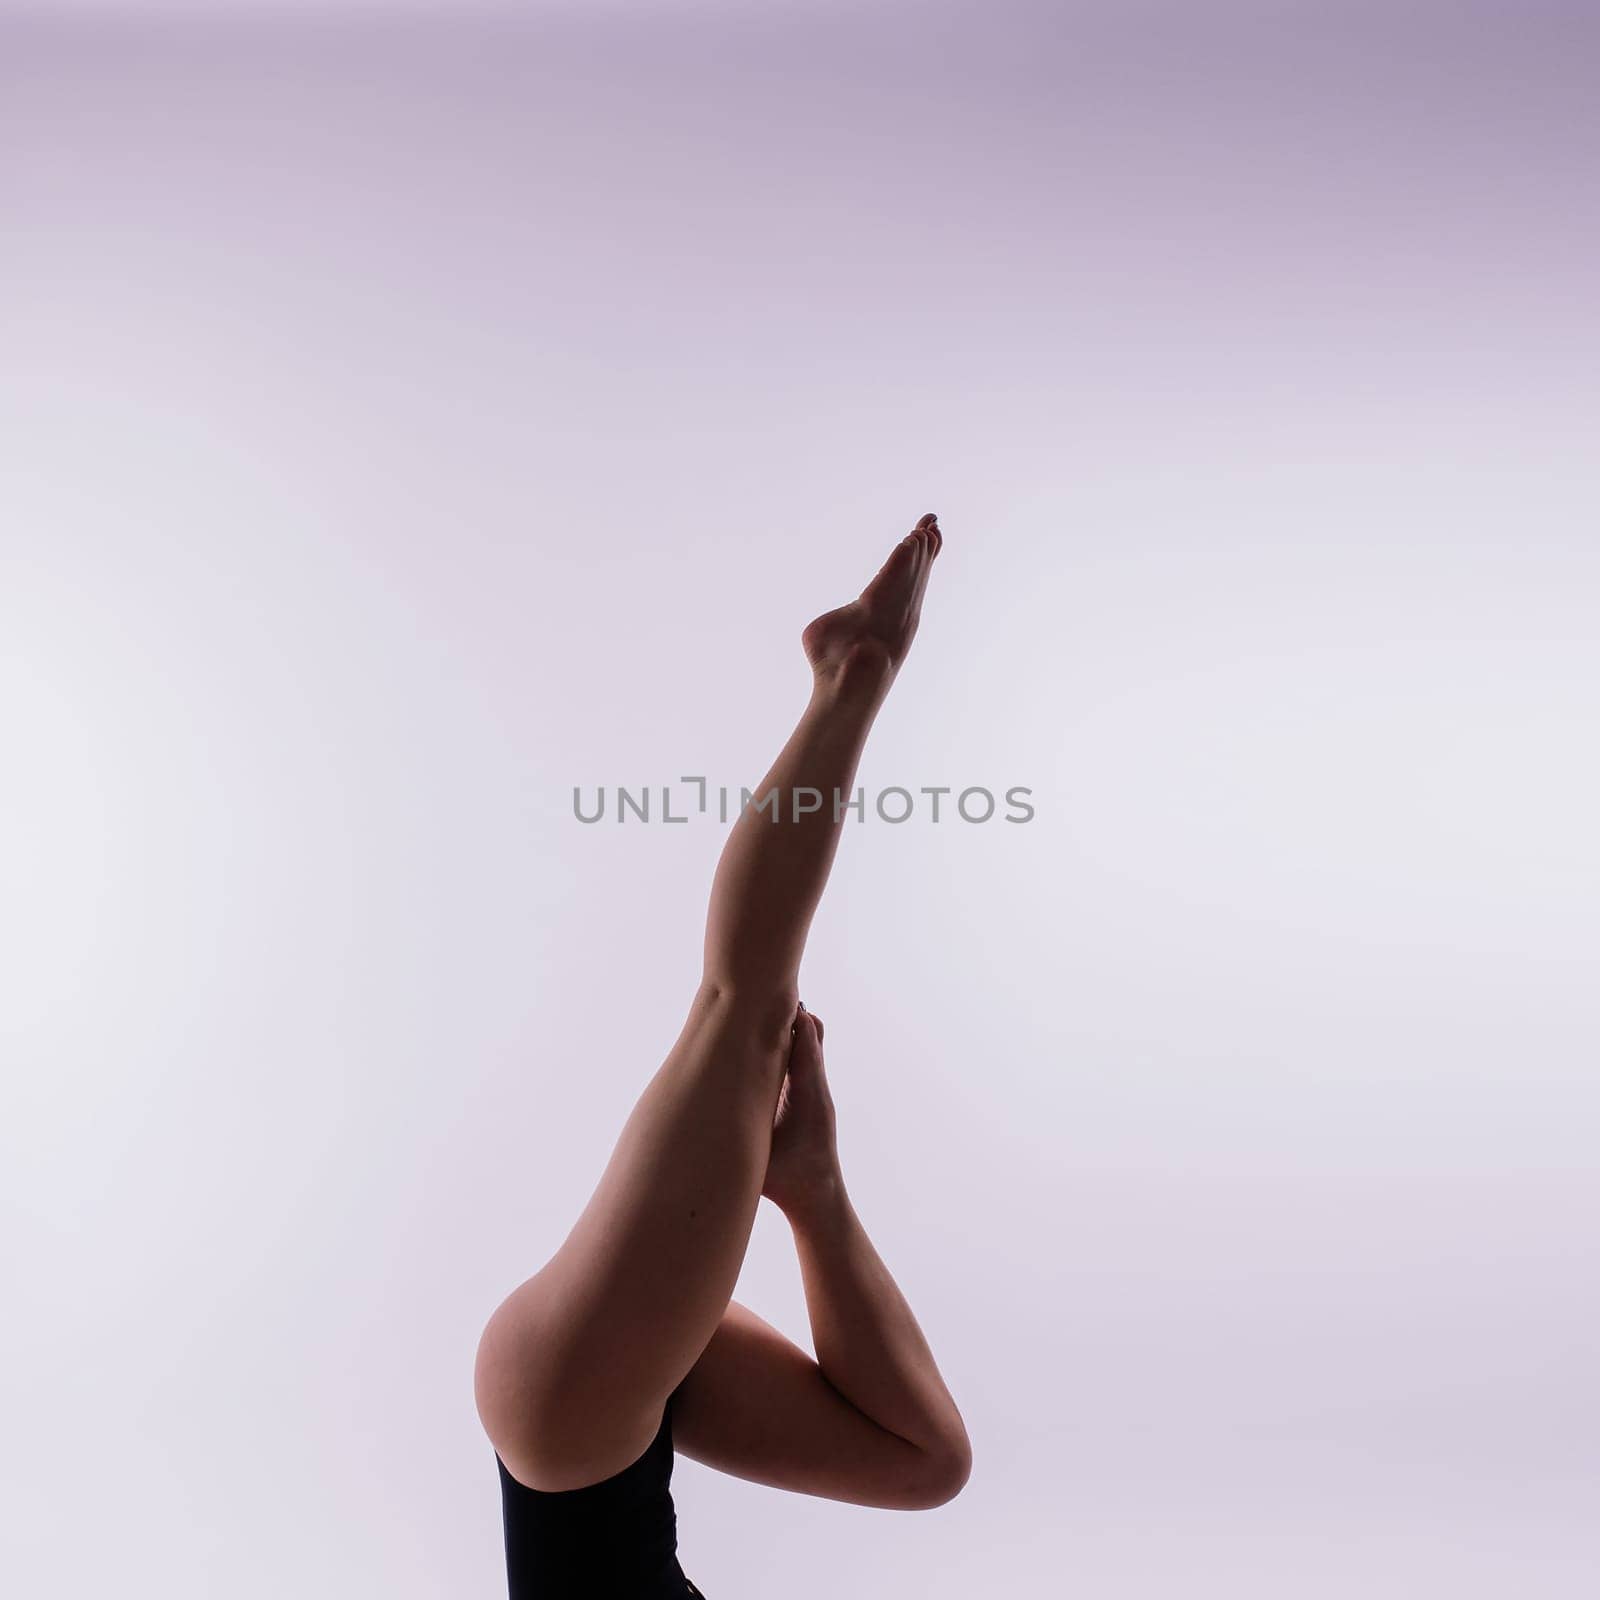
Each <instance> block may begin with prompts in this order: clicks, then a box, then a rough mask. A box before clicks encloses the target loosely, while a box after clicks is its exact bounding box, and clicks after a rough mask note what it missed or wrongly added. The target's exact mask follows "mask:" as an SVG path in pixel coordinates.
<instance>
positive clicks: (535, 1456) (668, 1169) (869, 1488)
mask: <svg viewBox="0 0 1600 1600" xmlns="http://www.w3.org/2000/svg"><path fill="white" fill-rule="evenodd" d="M942 543H943V536H942V534H941V533H940V531H939V529H938V525H937V523H936V521H935V519H934V518H933V517H932V516H931V514H930V515H929V516H926V517H924V518H922V519H921V521H919V522H918V524H917V526H916V528H915V529H914V530H913V531H912V532H911V533H910V534H908V535H907V536H906V537H905V538H904V539H902V540H901V541H900V542H899V543H898V544H897V545H896V546H895V548H894V550H893V551H892V552H891V553H890V555H889V558H888V560H887V561H886V562H885V563H884V565H883V567H882V569H881V570H880V571H879V573H878V574H877V576H876V577H875V578H874V579H873V580H872V581H871V582H870V583H869V584H868V585H867V587H866V588H865V589H864V590H863V591H862V593H861V595H860V596H859V597H858V598H857V599H856V600H853V601H851V602H849V603H848V604H846V605H844V606H841V607H839V608H838V609H837V610H834V611H831V612H828V613H826V614H825V615H824V616H822V617H819V618H817V619H816V620H815V621H814V622H812V623H811V624H810V625H809V626H808V627H807V628H806V630H805V632H804V633H803V635H802V644H803V647H804V650H805V654H806V658H807V661H808V663H809V665H810V667H811V674H812V688H811V695H810V698H809V701H808V703H807V705H806V707H805V710H804V711H803V713H802V714H801V717H800V720H799V722H798V724H797V725H796V727H795V729H794V731H793V733H792V734H791V735H790V737H789V739H788V741H787V743H786V744H785V745H784V747H783V749H782V750H781V751H780V753H779V755H778V757H777V759H776V761H775V762H774V763H773V766H772V768H771V770H770V771H769V772H768V773H767V775H766V777H765V779H764V780H763V781H762V783H761V784H760V785H759V786H758V787H757V789H756V791H755V794H756V796H757V798H758V799H764V798H765V797H766V796H767V795H768V794H769V793H772V792H774V791H775V792H776V797H777V799H776V804H777V813H776V817H774V814H773V812H772V811H771V810H770V809H768V810H766V811H760V810H757V809H756V808H755V807H754V806H752V807H751V808H750V809H748V810H747V811H746V812H745V813H744V814H743V815H742V816H741V817H740V818H739V820H738V821H737V822H736V823H735V825H734V827H733V829H732V830H731V831H730V834H729V837H728V842H727V844H726V846H725V847H724V849H723V852H722V856H721V859H720V861H719V863H718V866H717V871H716V874H715V876H714V878H713V882H712V889H711V904H710V909H709V912H708V915H707V921H706V936H705V953H704V971H703V974H702V978H701V981H700V984H699V987H698V989H697V991H696V993H695V995H694V998H693V1000H692V1002H691V1004H690V1007H689V1014H688V1018H687V1020H686V1021H685V1023H684V1025H683V1029H682V1031H681V1032H680V1034H679V1036H678V1039H677V1041H676V1043H675V1044H674V1045H673V1047H672V1049H671V1050H670V1051H669V1053H668V1055H667V1058H666V1060H665V1061H664V1062H663V1063H662V1065H661V1066H660V1068H659V1069H658V1070H657V1071H656V1073H655V1075H654V1076H653V1077H652V1078H651V1080H650V1081H649V1083H648V1084H647V1085H646V1087H645V1089H644V1091H643V1093H642V1094H641V1095H640V1097H639V1100H638V1102H637V1103H636V1104H635V1106H634V1108H633V1111H632V1113H631V1114H630V1116H629V1118H628V1120H627V1122H626V1123H625V1124H624V1126H623V1129H622V1132H621V1135H620V1136H619V1138H618V1140H617V1143H616V1146H615V1148H614V1150H613V1152H612V1155H611V1158H610V1160H609V1162H608V1163H607V1166H606V1168H605V1171H604V1172H603V1173H602V1175H601V1177H600V1180H599V1183H598V1185H597V1186H596V1188H595V1191H594V1193H593V1195H592V1196H591V1198H590V1200H589V1202H588V1204H587V1206H586V1207H585V1208H584V1210H583V1212H582V1214H581V1215H580V1216H579V1218H578V1220H577V1222H576V1223H575V1224H574V1226H573V1228H572V1231H571V1232H570V1233H569V1234H568V1236H567V1238H566V1240H565V1241H564V1242H563V1243H562V1245H561V1246H560V1248H559V1249H558V1250H557V1251H556V1253H555V1254H554V1255H553V1256H552V1257H551V1258H550V1260H549V1261H548V1262H547V1263H546V1264H545V1265H544V1266H543V1267H542V1268H540V1270H539V1271H538V1272H536V1273H535V1274H534V1275H533V1276H532V1277H531V1278H529V1279H528V1280H527V1281H526V1282H525V1283H523V1284H522V1285H521V1286H520V1287H518V1288H517V1289H516V1290H514V1291H513V1292H512V1293H511V1294H510V1295H509V1296H508V1297H507V1298H506V1299H505V1300H504V1301H503V1302H502V1303H501V1304H500V1306H499V1307H498V1308H497V1309H496V1311H495V1312H494V1314H493V1316H491V1318H490V1319H489V1322H488V1325H487V1326H486V1328H485V1329H484V1333H483V1337H482V1340H481V1341H480V1344H479V1350H478V1360H477V1367H476V1374H475V1388H476V1396H477V1403H478V1412H479V1416H480V1418H481V1419H482V1422H483V1425H484V1428H485V1430H486V1431H487V1433H488V1435H489V1438H490V1440H491V1441H492V1443H493V1444H494V1446H495V1448H496V1450H497V1451H498V1453H499V1455H500V1457H501V1459H502V1460H503V1461H504V1462H505V1464H506V1467H507V1469H508V1470H509V1471H510V1472H511V1474H512V1475H513V1476H514V1477H515V1478H517V1479H518V1480H519V1481H521V1482H523V1483H525V1484H527V1485H528V1486H529V1487H532V1488H536V1489H543V1490H557V1489H571V1488H577V1487H580V1486H582V1485H584V1484H588V1483H594V1482H597V1481H599V1480H600V1479H602V1478H606V1477H609V1476H611V1475H612V1474H614V1473H616V1472H618V1471H620V1470H621V1469H622V1468H623V1467H625V1466H627V1465H628V1464H629V1463H631V1462H632V1461H634V1460H636V1459H637V1458H638V1457H639V1456H640V1455H641V1454H642V1453H643V1451H644V1450H645V1448H646V1447H647V1446H648V1444H649V1443H650V1441H651V1439H652V1438H653V1437H654V1435H655V1433H656V1430H657V1428H658V1427H659V1425H660V1420H661V1412H662V1407H663V1405H664V1404H665V1402H666V1400H667V1397H668V1396H669V1395H672V1394H673V1393H674V1391H677V1399H676V1402H675V1407H674V1414H673V1427H674V1440H675V1444H676V1446H677V1447H678V1448H679V1449H681V1450H682V1451H683V1452H684V1453H685V1454H687V1455H689V1456H692V1457H695V1458H697V1459H699V1460H702V1461H705V1462H707V1463H708V1464H710V1465H713V1466H716V1467H719V1468H721V1469H722V1470H724V1471H727V1472H731V1473H734V1474H736V1475H738V1476H741V1477H747V1478H752V1479H755V1480H757V1481H760V1482H765V1483H771V1484H774V1485H776V1486H779V1487H783V1488H788V1489H793V1490H797V1491H800V1492H803V1493H810V1494H818V1495H824V1496H827V1497H829V1498H834V1499H843V1500H851V1501H856V1502H858V1503H861V1504H869V1505H882V1506H896V1507H904V1508H911V1507H917V1506H927V1505H936V1504H940V1503H942V1502H943V1501H944V1500H947V1499H949V1498H950V1496H951V1495H953V1494H954V1493H955V1492H957V1490H959V1488H960V1486H961V1484H962V1483H964V1482H965V1480H966V1477H967V1474H968V1472H969V1470H970V1460H971V1455H970V1447H969V1445H968V1442H967V1437H966V1432H965V1429H964V1427H963V1426H962V1423H961V1418H960V1414H959V1412H958V1411H957V1409H956V1406H955V1403H954V1401H953V1400H952V1399H951V1398H950V1395H949V1391H948V1390H947V1389H946V1388H945V1386H944V1383H943V1381H942V1379H941V1378H940V1376H939V1373H938V1369H937V1367H936V1366H935V1364H934V1360H933V1357H932V1354H931V1352H930V1351H929V1350H928V1346H927V1342H926V1341H925V1340H924V1339H923V1337H922V1335H921V1332H920V1330H919V1329H918V1328H917V1324H916V1321H915V1318H914V1317H913V1316H912V1314H911V1311H910V1308H909V1307H908V1306H907V1305H906V1303H905V1300H904V1297H903V1296H902V1295H901V1294H900V1291H899V1289H898V1288H897V1287H896V1285H895V1284H894V1280H893V1279H892V1277H891V1276H890V1275H889V1272H888V1270H887V1268H886V1267H885V1266H884V1265H883V1262H882V1259H881V1258H880V1257H879V1255H878V1253H877V1251H876V1250H875V1248H874V1247H873V1245H872V1243H871V1241H870V1240H869V1239H868V1237H867V1234H866V1232H865V1229H864V1228H863V1227H862V1225H861V1223H860V1219H859V1218H858V1217H857V1216H856V1214H855V1211H854V1208H853V1207H852V1206H851V1204H850V1202H849V1198H848V1195H847V1193H846V1190H845V1187H844V1181H843V1175H842V1173H841V1172H840V1171H839V1166H838V1158H837V1149H836V1141H835V1140H834V1136H833V1108H832V1101H831V1096H830V1095H829V1094H828V1092H827V1080H826V1075H825V1070H824V1067H823V1061H822V1029H821V1027H820V1025H819V1024H817V1023H816V1021H815V1019H814V1018H813V1017H812V1015H811V1014H810V1013H809V1012H806V1011H804V1010H803V1009H802V1008H800V1007H799V1004H798V982H799V969H800V960H801V956H802V954H803V952H804V949H805V941H806V935H807V932H808V930H809V928H810V925H811V920H812V917H813V915H814V913H815V911H816V907H817V904H818V901H819V900H820V898H821V895H822V891H823V888H824V886H825V884H826V882H827V878H828V873H829V870H830V868H831V866H832V862H833V857H834V854H835V851H836V849H837V846H838V841H839V834H840V830H841V821H840V819H839V818H838V817H836V815H835V810H834V807H833V805H832V803H831V802H832V797H833V796H834V795H835V794H848V793H850V792H851V789H852V786H853V780H854V777H855V771H856V766H857V763H858V762H859V760H860V756H861V752H862V748H863V746H864V745H865V742H866V738H867V735H868V733H869V731H870V729H871V727H872V724H873V722H874V720H875V719H876V717H877V715H878V712H879V710H880V709H881V707H882V706H883V704H884V701H885V699H886V697H887V695H888V693H889V690H890V688H891V686H892V684H893V683H894V680H895V678H896V677H897V675H898V673H899V671H900V668H901V666H902V665H903V663H904V661H905V658H906V652H907V651H908V650H909V648H910V645H911V641H912V639H913V637H914V636H915V633H916V630H917V624H918V621H919V618H920V614H921V606H922V598H923V593H924V590H925V588H926V585H927V581H928V575H929V572H930V570H931V568H932V565H933V563H934V561H935V559H936V558H937V556H938V553H939V550H940V548H941V546H942ZM800 790H815V791H820V792H821V794H822V795H823V796H824V802H823V804H822V805H821V806H820V807H819V808H818V809H816V810H809V811H808V810H805V809H804V806H805V805H809V804H810V803H811V797H810V796H807V797H806V799H805V801H804V803H803V805H802V806H801V807H799V808H797V807H796V806H795V804H794V803H793V802H794V800H795V798H796V791H800ZM763 1193H766V1194H767V1195H768V1197H769V1198H770V1199H771V1200H772V1201H773V1203H775V1204H777V1205H779V1206H780V1207H781V1208H782V1209H783V1211H784V1214H785V1215H786V1216H787V1218H788V1220H789V1222H790V1225H791V1228H792V1230H793V1233H794V1238H795V1246H796V1252H797V1254H798V1256H799V1260H800V1265H801V1272H802V1278H803V1281H804V1284H805V1290H806V1301H807V1307H808V1310H809V1314H810V1319H811V1325H812V1334H813V1339H814V1342H815V1345H816V1360H812V1358H811V1357H809V1356H807V1355H806V1354H805V1353H804V1352H803V1351H801V1350H800V1349H799V1348H798V1347H797V1346H796V1345H794V1344H793V1343H791V1342H790V1341H789V1340H787V1339H786V1338H784V1337H783V1335H781V1334H779V1333H778V1332H777V1330H775V1329H773V1328H771V1327H770V1326H769V1325H768V1324H767V1323H765V1322H763V1321H762V1320H761V1319H760V1318H759V1317H757V1316H756V1315H755V1314H754V1313H753V1312H751V1311H749V1310H748V1309H747V1308H746V1307H743V1306H741V1305H739V1304H738V1303H737V1302H734V1301H733V1300H732V1299H731V1296H732V1293H733V1288H734V1285H735V1283H736V1281H737V1279H738V1274H739V1268H740V1265H741V1264H742V1262H743V1259H744V1253H745V1249H746V1246H747V1245H748V1242H749V1238H750V1231H751V1228H752V1225H753V1223H754V1220H755V1213H756V1208H757V1206H758V1205H759V1203H760V1200H761V1197H762V1194H763Z"/></svg>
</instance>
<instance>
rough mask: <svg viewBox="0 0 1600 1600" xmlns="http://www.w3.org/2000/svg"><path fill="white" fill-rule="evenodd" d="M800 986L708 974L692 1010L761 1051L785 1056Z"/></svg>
mask: <svg viewBox="0 0 1600 1600" xmlns="http://www.w3.org/2000/svg"><path fill="white" fill-rule="evenodd" d="M799 1003H800V993H799V990H798V989H796V987H795V986H794V985H793V984H762V985H755V986H746V985H741V984H737V983H729V982H725V981H722V980H719V979H711V978H708V979H706V980H705V981H703V982H702V983H701V985H700V988H699V990H698V992H697V993H696V995H695V999H694V1009H695V1012H696V1013H697V1014H699V1015H701V1016H704V1017H705V1018H707V1019H708V1020H709V1021H710V1022H712V1023H713V1025H715V1026H716V1027H717V1028H719V1029H721V1030H723V1031H726V1032H727V1033H729V1034H730V1035H732V1036H734V1037H737V1038H738V1039H740V1040H742V1041H743V1042H744V1043H745V1044H747V1045H748V1046H749V1047H750V1048H751V1049H753V1050H755V1051H758V1052H759V1053H760V1054H762V1055H776V1056H780V1057H783V1058H787V1057H788V1054H789V1043H790V1040H791V1039H792V1037H793V1034H794V1017H795V1010H796V1008H797V1007H798V1006H799Z"/></svg>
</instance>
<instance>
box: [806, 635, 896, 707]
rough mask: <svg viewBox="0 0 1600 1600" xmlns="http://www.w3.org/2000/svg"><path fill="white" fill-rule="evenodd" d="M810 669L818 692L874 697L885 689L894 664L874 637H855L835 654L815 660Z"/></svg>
mask: <svg viewBox="0 0 1600 1600" xmlns="http://www.w3.org/2000/svg"><path fill="white" fill-rule="evenodd" d="M811 672H812V678H813V679H814V681H815V683H816V687H817V689H818V690H819V691H822V692H826V693H830V694H840V695H848V696H851V697H858V696H865V697H874V696H882V695H883V694H885V693H887V692H888V688H889V685H890V683H892V682H893V681H894V674H895V663H894V660H893V659H892V658H891V656H890V655H889V652H888V650H887V649H886V648H885V647H884V646H883V645H882V644H881V643H880V642H879V641H878V640H876V639H858V640H855V641H853V642H852V643H850V644H849V645H847V646H846V647H845V648H844V649H843V650H841V651H839V652H838V653H837V654H836V655H830V656H828V657H827V658H826V659H824V660H821V661H818V662H815V663H814V664H813V666H812V669H811Z"/></svg>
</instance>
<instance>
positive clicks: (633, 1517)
mask: <svg viewBox="0 0 1600 1600" xmlns="http://www.w3.org/2000/svg"><path fill="white" fill-rule="evenodd" d="M494 1459H495V1463H496V1465H497V1466H498V1467H499V1469H500V1500H501V1505H502V1507H503V1509H504V1512H505V1529H506V1576H507V1579H508V1580H509V1583H510V1600H694V1597H695V1596H698V1595H699V1594H700V1591H699V1590H698V1589H697V1588H695V1586H694V1585H693V1584H692V1583H690V1582H689V1580H688V1579H687V1578H686V1577H685V1576H684V1575H683V1568H682V1567H680V1566H679V1565H678V1516H677V1512H676V1511H675V1510H674V1509H673V1505H672V1489H671V1483H672V1398H671V1397H669V1398H668V1400H667V1403H666V1405H665V1406H664V1407H663V1408H662V1411H661V1426H660V1427H659V1428H658V1429H657V1430H656V1436H655V1438H654V1439H653V1440H651V1442H650V1445H649V1448H648V1449H646V1451H645V1453H644V1454H643V1455H642V1456H640V1457H639V1459H638V1460H637V1461H635V1462H634V1463H633V1464H632V1465H631V1466H627V1467H624V1468H623V1469H622V1471H621V1472H619V1473H616V1474H615V1475H614V1476H612V1477H609V1478H603V1479H602V1480H601V1481H600V1482H599V1483H591V1484H588V1485H586V1486H585V1487H584V1488H582V1489H564V1490H560V1491H556V1492H551V1491H547V1490H541V1489H530V1488H529V1487H528V1486H527V1485H526V1484H523V1483H518V1482H517V1480H516V1479H515V1478H513V1477H512V1476H511V1474H510V1473H509V1472H507V1471H506V1464H505V1462H503V1461H501V1459H500V1456H499V1452H498V1451H497V1452H496V1453H495V1458H494Z"/></svg>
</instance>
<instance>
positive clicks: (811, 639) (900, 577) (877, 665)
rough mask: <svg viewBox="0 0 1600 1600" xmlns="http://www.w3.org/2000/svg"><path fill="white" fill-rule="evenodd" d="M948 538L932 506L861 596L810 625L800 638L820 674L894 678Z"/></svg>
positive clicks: (825, 614) (832, 676)
mask: <svg viewBox="0 0 1600 1600" xmlns="http://www.w3.org/2000/svg"><path fill="white" fill-rule="evenodd" d="M943 544H944V535H943V534H942V533H940V532H939V523H938V519H937V518H936V517H935V516H934V514H933V513H932V512H931V511H930V512H929V513H928V514H927V515H926V516H925V517H923V518H922V519H921V520H920V521H919V522H918V523H917V525H916V527H915V528H913V529H912V530H911V532H910V533H908V534H907V535H906V536H905V538H903V539H902V540H901V541H900V543H899V544H897V545H896V546H895V547H894V549H893V550H892V551H891V552H890V553H889V559H888V560H887V561H885V562H884V564H883V566H882V567H881V568H880V569H879V572H878V575H877V577H875V578H874V579H873V580H872V582H871V583H869V584H868V585H867V586H866V588H865V589H863V590H862V591H861V597H860V598H859V599H857V600H852V601H851V602H850V604H849V605H846V606H840V607H839V609H838V610H837V611H827V612H824V613H823V614H822V615H821V616H820V617H818V618H817V619H816V621H815V622H813V623H811V624H809V625H808V626H807V628H806V630H805V632H804V633H802V634H801V635H800V643H801V646H802V647H803V648H804V650H805V653H806V660H808V661H809V662H810V663H811V670H812V671H813V672H814V673H815V674H816V675H817V677H818V678H843V677H850V678H857V677H861V678H868V679H870V678H873V677H876V678H877V679H879V680H881V681H882V683H883V684H884V685H887V684H888V681H889V680H890V679H891V678H892V677H893V676H894V675H895V673H897V672H898V671H899V670H900V663H901V662H902V661H904V660H905V658H906V652H907V651H908V650H909V649H910V648H911V641H912V639H913V638H915V637H916V632H917V622H918V620H919V619H920V617H921V615H922V592H923V590H924V589H926V588H927V586H928V572H929V570H930V569H931V567H932V566H933V561H934V557H935V556H937V555H938V554H939V551H940V549H941V547H942V546H943Z"/></svg>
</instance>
